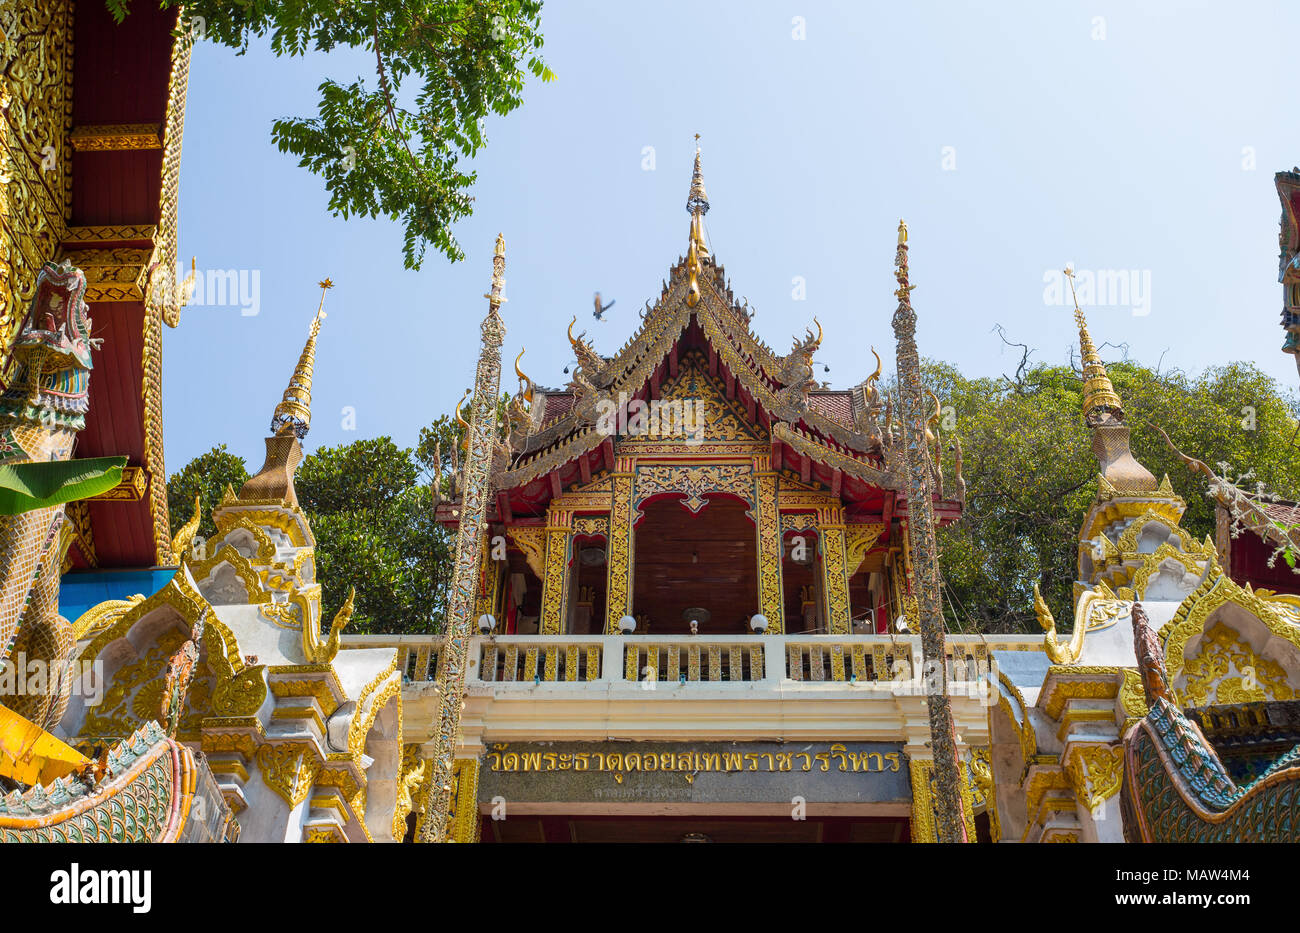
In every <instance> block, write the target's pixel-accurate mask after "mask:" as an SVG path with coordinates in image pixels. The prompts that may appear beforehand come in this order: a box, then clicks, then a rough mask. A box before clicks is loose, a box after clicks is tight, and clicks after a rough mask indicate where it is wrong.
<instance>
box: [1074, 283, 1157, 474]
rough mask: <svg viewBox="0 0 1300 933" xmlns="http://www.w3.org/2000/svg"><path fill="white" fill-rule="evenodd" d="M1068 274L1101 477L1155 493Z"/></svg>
mask: <svg viewBox="0 0 1300 933" xmlns="http://www.w3.org/2000/svg"><path fill="white" fill-rule="evenodd" d="M1065 276H1066V278H1068V279H1069V280H1070V294H1071V295H1072V296H1073V297H1074V321H1075V323H1076V324H1077V325H1078V326H1079V353H1080V355H1081V356H1082V357H1083V423H1084V424H1085V425H1087V426H1088V427H1089V428H1090V429H1091V430H1092V452H1093V455H1094V456H1095V457H1096V458H1097V465H1098V466H1099V467H1100V473H1101V477H1102V479H1104V480H1105V481H1106V483H1107V484H1109V485H1110V487H1111V488H1112V489H1113V490H1116V491H1118V492H1120V493H1123V494H1126V495H1137V494H1145V493H1150V492H1154V491H1155V490H1156V478H1155V477H1154V476H1152V475H1151V471H1150V470H1148V469H1147V468H1146V467H1144V466H1143V465H1142V464H1141V463H1140V462H1138V460H1137V458H1135V457H1134V456H1133V451H1132V448H1131V447H1130V446H1129V427H1128V425H1127V424H1125V423H1124V403H1123V402H1122V401H1121V400H1120V397H1119V393H1118V392H1116V391H1115V387H1114V386H1113V385H1112V384H1111V381H1110V376H1109V375H1107V373H1106V367H1105V365H1103V364H1102V362H1101V355H1100V354H1099V353H1098V352H1097V347H1096V345H1094V344H1093V342H1092V334H1090V333H1088V322H1087V320H1086V319H1085V318H1084V316H1083V310H1082V309H1081V308H1080V307H1079V296H1078V295H1077V294H1075V291H1074V270H1073V269H1071V268H1070V267H1069V266H1066V268H1065ZM1100 488H1101V486H1100V484H1099V489H1100Z"/></svg>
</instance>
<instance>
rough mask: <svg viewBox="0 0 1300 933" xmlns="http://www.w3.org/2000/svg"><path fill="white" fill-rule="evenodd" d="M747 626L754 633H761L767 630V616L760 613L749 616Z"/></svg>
mask: <svg viewBox="0 0 1300 933" xmlns="http://www.w3.org/2000/svg"><path fill="white" fill-rule="evenodd" d="M749 627H750V629H751V630H752V631H753V632H754V633H755V634H758V635H762V634H763V633H764V632H766V631H767V616H765V615H763V614H762V613H758V614H756V615H753V616H751V617H750V619H749Z"/></svg>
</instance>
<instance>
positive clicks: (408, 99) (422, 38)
mask: <svg viewBox="0 0 1300 933" xmlns="http://www.w3.org/2000/svg"><path fill="white" fill-rule="evenodd" d="M106 2H107V5H108V9H109V11H110V12H111V13H112V15H113V17H114V18H115V19H116V20H117V21H118V22H121V21H122V20H123V19H124V18H125V16H126V15H127V13H128V10H129V6H130V0H106ZM182 2H183V3H184V11H183V17H184V20H183V22H182V24H181V28H182V29H184V30H187V31H188V32H189V33H190V34H191V35H194V36H196V37H199V38H206V39H211V40H212V41H214V42H218V43H220V44H222V45H226V46H229V47H231V48H234V49H237V50H238V51H239V54H241V55H242V54H243V53H244V52H246V51H247V50H248V43H249V40H250V39H251V38H253V37H255V36H257V37H260V36H265V35H268V34H269V36H270V39H271V49H272V51H273V52H274V53H275V54H276V55H277V56H281V55H289V56H300V55H305V54H306V53H307V52H308V51H309V50H310V51H317V52H330V51H333V50H334V49H337V48H340V47H348V48H354V49H364V50H368V51H370V52H372V53H373V55H374V59H375V64H374V74H373V75H370V76H366V77H362V76H358V77H357V78H356V80H354V81H351V82H348V83H340V82H337V81H335V80H333V79H332V78H326V79H325V80H324V81H322V82H321V84H320V85H319V87H318V90H319V92H320V102H319V104H318V106H317V112H316V115H315V116H314V117H309V118H308V117H286V118H283V119H279V120H276V121H275V123H274V125H273V127H272V130H271V138H272V140H273V141H274V142H275V144H276V145H277V146H278V147H279V148H280V151H281V152H288V153H291V154H292V155H295V156H297V157H298V164H299V166H301V167H302V168H306V169H309V170H310V171H312V172H313V173H315V174H317V175H319V176H321V178H323V179H324V181H325V187H326V189H327V190H328V191H329V195H330V201H329V206H330V210H331V211H333V212H334V214H335V215H336V216H339V215H341V216H343V217H345V218H346V217H351V216H353V215H358V216H363V217H378V216H380V215H383V216H386V217H389V218H391V219H393V220H401V221H402V222H403V223H404V224H405V238H404V242H403V248H402V251H403V256H404V258H405V261H406V266H407V267H408V268H411V269H418V268H419V267H420V264H421V262H422V261H423V259H424V254H425V251H426V248H427V247H428V246H429V245H433V247H434V248H435V249H437V250H438V251H439V252H440V253H442V254H443V255H445V256H446V257H447V258H448V259H450V260H452V261H453V262H454V261H456V260H459V259H462V258H463V256H464V254H463V252H462V250H461V248H460V245H459V244H458V243H457V242H456V238H455V237H454V236H453V235H452V233H451V227H452V226H453V225H454V224H455V223H456V222H457V221H458V220H461V219H462V218H464V217H467V216H468V215H469V214H470V213H471V209H472V201H473V198H472V197H471V196H470V194H469V191H470V188H471V186H472V185H473V183H474V181H475V177H476V176H475V173H473V172H467V171H465V169H464V162H466V161H468V160H470V159H472V158H473V157H474V156H475V155H476V154H477V153H478V152H479V150H481V149H482V148H483V147H484V145H486V143H487V138H486V136H485V135H484V124H485V121H486V118H487V116H488V114H490V113H495V114H499V115H504V114H508V113H510V112H511V111H512V110H514V109H515V108H516V107H518V106H519V105H520V104H521V103H522V102H523V89H524V83H525V81H526V79H527V75H528V74H532V75H533V76H535V77H537V78H540V79H542V80H543V81H551V80H553V79H554V77H555V75H554V74H553V73H552V72H551V70H550V69H549V68H548V67H547V66H546V63H545V62H544V61H543V60H542V59H541V57H540V55H539V51H540V49H541V47H542V35H541V32H540V31H539V29H540V25H541V10H542V4H541V0H236V2H233V3H232V2H229V0H161V3H162V6H163V8H164V9H166V8H170V7H176V6H180V5H181V4H182ZM408 84H409V86H408Z"/></svg>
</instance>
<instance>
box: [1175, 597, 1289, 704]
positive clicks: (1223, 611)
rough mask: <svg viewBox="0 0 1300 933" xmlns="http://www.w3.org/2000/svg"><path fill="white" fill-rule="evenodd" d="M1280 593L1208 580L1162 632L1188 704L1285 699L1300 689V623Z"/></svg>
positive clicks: (1178, 688)
mask: <svg viewBox="0 0 1300 933" xmlns="http://www.w3.org/2000/svg"><path fill="white" fill-rule="evenodd" d="M1282 603H1283V601H1282V600H1279V599H1278V597H1275V596H1272V595H1271V594H1269V595H1261V594H1259V593H1255V592H1253V591H1251V590H1250V589H1249V588H1242V587H1240V586H1238V585H1237V584H1236V583H1234V582H1233V581H1232V580H1231V579H1230V578H1228V577H1226V576H1219V577H1217V578H1215V579H1214V580H1213V581H1210V580H1207V581H1206V582H1205V583H1203V584H1202V585H1201V586H1200V587H1198V588H1197V590H1196V592H1194V593H1193V594H1192V595H1191V596H1189V597H1188V598H1187V599H1186V600H1185V601H1184V602H1183V604H1182V605H1181V606H1180V607H1179V609H1178V612H1177V613H1176V614H1175V615H1174V617H1173V619H1171V620H1170V621H1169V622H1168V623H1167V624H1166V625H1165V626H1164V627H1163V628H1162V629H1161V631H1160V637H1161V639H1162V640H1163V641H1164V647H1165V658H1166V666H1167V668H1168V673H1169V682H1170V684H1171V685H1173V687H1174V690H1175V691H1176V692H1177V693H1178V694H1179V696H1180V697H1181V698H1182V700H1183V702H1184V704H1185V705H1189V706H1204V705H1209V704H1214V703H1242V702H1248V701H1252V700H1265V699H1272V700H1285V699H1293V698H1295V696H1296V690H1297V688H1300V627H1298V626H1297V625H1295V624H1294V623H1293V622H1292V621H1291V612H1290V611H1289V610H1290V607H1289V605H1286V606H1284V605H1283V604H1282Z"/></svg>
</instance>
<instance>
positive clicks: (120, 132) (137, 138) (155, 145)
mask: <svg viewBox="0 0 1300 933" xmlns="http://www.w3.org/2000/svg"><path fill="white" fill-rule="evenodd" d="M68 140H69V142H71V143H72V148H73V149H74V150H75V151H77V152H121V151H125V150H131V149H161V148H162V125H161V124H159V123H106V124H96V125H87V126H78V127H77V128H76V129H74V130H73V131H72V133H71V134H70V135H69V137H68Z"/></svg>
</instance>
